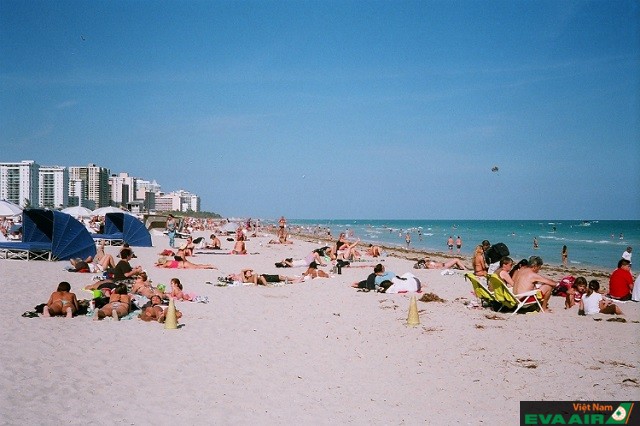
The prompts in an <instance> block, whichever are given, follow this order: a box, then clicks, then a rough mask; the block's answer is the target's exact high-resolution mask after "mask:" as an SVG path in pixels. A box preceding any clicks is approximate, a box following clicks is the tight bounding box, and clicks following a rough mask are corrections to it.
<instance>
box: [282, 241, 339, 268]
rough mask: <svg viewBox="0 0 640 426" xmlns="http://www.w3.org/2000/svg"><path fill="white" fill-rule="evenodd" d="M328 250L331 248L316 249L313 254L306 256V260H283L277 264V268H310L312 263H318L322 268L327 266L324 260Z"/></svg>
mask: <svg viewBox="0 0 640 426" xmlns="http://www.w3.org/2000/svg"><path fill="white" fill-rule="evenodd" d="M328 248H329V247H326V246H325V247H320V248H319V249H315V250H313V251H312V252H311V253H309V254H308V255H306V256H305V258H304V259H296V260H293V258H291V257H288V258H286V259H284V260H281V261H280V262H277V263H276V267H278V268H292V267H299V266H307V267H308V266H309V265H311V263H312V262H316V263H317V264H318V265H320V266H327V264H326V263H324V261H323V260H324V257H325V254H326V250H327V249H328Z"/></svg>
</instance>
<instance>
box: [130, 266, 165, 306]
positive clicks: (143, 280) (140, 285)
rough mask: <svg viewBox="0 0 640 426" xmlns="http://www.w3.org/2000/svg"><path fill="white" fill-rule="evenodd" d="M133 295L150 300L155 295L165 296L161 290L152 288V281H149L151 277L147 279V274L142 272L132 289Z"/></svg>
mask: <svg viewBox="0 0 640 426" xmlns="http://www.w3.org/2000/svg"><path fill="white" fill-rule="evenodd" d="M131 293H133V294H139V295H140V296H144V297H147V298H149V299H150V298H151V296H153V295H159V296H162V295H163V293H162V292H161V291H160V290H158V289H155V288H153V287H151V281H149V277H147V273H146V272H142V273H141V274H140V275H138V276H137V277H136V280H135V281H134V282H133V287H131Z"/></svg>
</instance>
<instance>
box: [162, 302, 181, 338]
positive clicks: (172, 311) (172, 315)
mask: <svg viewBox="0 0 640 426" xmlns="http://www.w3.org/2000/svg"><path fill="white" fill-rule="evenodd" d="M164 328H165V329H167V330H175V329H176V328H178V319H177V318H176V304H175V302H174V301H173V298H171V299H169V307H168V308H167V316H166V317H165V319H164Z"/></svg>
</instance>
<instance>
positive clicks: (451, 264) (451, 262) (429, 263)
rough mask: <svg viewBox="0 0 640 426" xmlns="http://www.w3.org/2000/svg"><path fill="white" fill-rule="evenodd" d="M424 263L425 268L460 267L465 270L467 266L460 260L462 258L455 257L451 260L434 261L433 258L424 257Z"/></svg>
mask: <svg viewBox="0 0 640 426" xmlns="http://www.w3.org/2000/svg"><path fill="white" fill-rule="evenodd" d="M425 264H426V266H427V269H462V270H463V271H464V270H467V269H469V268H467V267H466V265H465V264H464V263H463V262H462V260H460V259H458V258H457V257H456V258H454V259H451V260H447V261H446V262H436V261H434V260H431V259H429V258H428V257H427V258H425Z"/></svg>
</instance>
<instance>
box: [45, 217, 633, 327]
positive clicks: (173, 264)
mask: <svg viewBox="0 0 640 426" xmlns="http://www.w3.org/2000/svg"><path fill="white" fill-rule="evenodd" d="M184 223H188V224H190V225H194V224H195V225H196V226H197V227H199V228H202V227H204V228H205V229H206V228H207V227H208V226H210V225H211V227H212V228H213V229H214V232H213V233H212V234H211V235H210V237H209V241H204V239H203V238H202V237H201V238H200V239H202V240H203V241H201V242H196V241H194V240H193V238H192V237H191V236H187V237H186V240H185V241H184V243H183V244H181V245H180V246H179V247H177V248H176V247H175V235H172V232H177V231H178V229H179V226H178V222H177V220H176V218H174V217H172V216H171V215H170V216H169V218H168V219H167V225H166V229H167V231H168V232H167V234H168V237H169V247H170V248H171V249H166V250H164V251H163V252H162V253H161V257H160V258H159V259H158V260H157V262H156V263H155V266H156V267H158V268H175V269H216V266H214V265H213V264H209V263H194V262H192V261H191V260H190V257H192V256H194V253H195V252H196V249H197V247H196V243H198V244H199V248H200V249H203V250H222V241H221V239H220V238H219V237H218V236H217V235H216V232H217V233H218V234H220V235H222V234H223V233H222V232H221V230H220V228H219V224H218V225H217V226H213V225H212V223H209V222H206V221H205V222H198V221H195V222H194V221H186V222H185V221H183V224H184ZM255 226H256V224H255V223H252V222H247V223H245V224H241V225H240V226H239V227H238V228H237V229H236V231H235V235H234V236H235V238H226V240H230V241H232V242H233V248H232V249H231V250H230V252H229V254H237V255H241V254H247V253H248V251H247V246H246V241H247V240H248V239H249V238H248V236H255V233H256V231H257V229H256V228H255ZM270 229H271V230H272V232H273V233H274V234H275V237H276V238H275V239H272V240H271V241H270V243H272V244H290V243H291V241H290V240H289V236H288V230H287V222H286V219H285V218H284V217H281V218H280V220H279V221H278V225H277V226H275V227H273V228H270ZM458 238H459V237H458ZM447 243H448V244H447V245H448V248H449V250H450V252H453V247H457V248H458V249H459V248H460V247H459V246H460V245H461V241H459V240H454V239H453V236H451V237H450V238H449V241H448V242H447ZM359 245H360V240H359V239H355V240H350V239H349V238H348V234H347V233H346V232H342V233H340V234H339V235H338V238H337V239H336V241H335V243H331V244H329V245H324V246H322V247H319V248H316V249H313V250H312V251H311V252H308V253H306V254H305V255H304V256H302V257H300V258H299V259H294V258H293V257H288V258H285V259H282V260H281V261H279V262H276V263H275V266H276V267H281V268H296V267H301V268H305V269H304V271H303V272H301V273H300V274H299V275H293V274H269V273H258V272H256V271H255V270H254V268H252V267H245V268H243V269H242V270H241V271H240V272H239V273H234V274H228V275H226V277H225V278H224V280H225V281H227V282H237V283H241V284H252V285H263V286H270V285H274V284H277V283H283V282H284V283H286V284H294V283H301V282H304V281H306V280H309V279H314V278H327V277H330V275H329V273H328V272H326V271H325V270H323V269H322V267H332V269H331V271H330V272H336V271H337V272H338V273H340V272H339V271H340V267H348V266H349V265H350V262H357V261H359V260H361V258H362V257H363V256H366V257H367V258H371V259H375V258H378V257H380V256H381V253H382V249H381V248H380V247H379V246H376V245H373V244H369V245H368V247H367V248H365V249H362V250H361V249H360V248H359ZM172 249H176V250H175V251H174V250H172ZM565 251H566V250H565ZM631 256H632V248H631V247H628V248H627V249H626V250H625V251H624V253H623V254H622V258H621V259H620V261H619V262H618V267H617V269H616V270H615V271H613V273H612V274H611V277H610V279H609V286H608V292H607V294H603V293H602V292H600V283H599V282H598V281H596V280H592V281H590V282H587V280H586V279H585V278H584V277H577V278H575V279H574V278H573V277H568V278H571V279H572V281H571V285H570V287H569V288H567V289H566V291H565V292H564V293H562V295H563V296H564V297H565V308H566V309H571V308H572V307H574V306H576V305H577V306H579V312H580V313H581V314H585V315H591V314H594V313H603V314H617V315H622V311H621V309H620V307H619V306H618V305H617V304H616V301H627V300H635V301H638V300H639V298H638V295H637V293H638V291H639V289H638V286H635V285H634V279H633V275H632V273H631V265H632V264H631ZM134 257H135V255H134V253H133V250H132V249H131V248H130V247H128V246H126V245H125V246H123V247H122V248H121V249H120V250H119V253H118V254H117V258H119V260H117V261H116V258H114V256H113V255H111V254H107V253H105V250H104V242H101V243H99V245H98V248H97V254H96V256H94V257H89V258H86V259H72V260H71V266H72V268H73V269H74V270H75V271H78V272H91V273H103V274H104V279H101V280H98V281H96V282H94V283H92V284H90V285H88V286H87V287H86V289H87V290H91V291H94V292H97V293H94V295H95V297H94V301H95V300H97V299H100V306H96V310H95V313H94V318H95V319H96V320H99V319H102V318H106V317H112V318H113V319H119V318H122V317H123V316H126V315H129V313H130V312H131V311H132V309H133V308H134V301H136V300H138V299H139V298H144V299H143V301H144V304H140V305H137V306H136V307H137V308H139V309H140V310H141V312H140V314H139V317H140V318H141V319H143V320H145V321H149V320H152V319H154V320H163V319H164V317H165V315H164V311H163V310H162V308H161V306H162V302H163V301H166V300H167V299H168V298H175V299H176V300H193V298H194V296H193V295H192V294H189V293H186V292H184V290H183V285H182V283H181V282H180V280H179V279H177V278H174V279H172V280H171V288H170V289H168V290H167V289H164V288H159V287H154V286H153V285H152V283H151V281H150V279H149V276H148V273H147V272H146V271H145V270H144V269H143V268H142V267H141V266H132V265H131V263H130V262H131V260H132V259H133V258H134ZM543 265H544V262H543V260H542V259H541V258H540V257H539V256H531V257H530V258H528V259H523V260H521V261H519V262H517V263H516V262H515V261H514V260H513V259H512V258H511V257H509V251H508V248H507V247H506V246H505V245H504V244H502V243H498V244H495V245H492V244H491V243H490V242H489V241H488V240H484V241H482V242H481V243H480V244H478V245H477V246H476V248H475V251H474V254H473V257H472V259H471V265H470V266H467V264H466V263H465V260H463V259H461V258H450V259H445V260H444V261H439V260H433V259H431V258H430V257H425V258H423V259H420V260H418V262H417V263H416V264H415V265H414V268H416V269H423V268H424V269H435V270H443V273H444V272H446V271H444V270H455V269H457V270H462V271H465V272H467V271H468V272H470V273H473V274H474V275H475V276H476V277H480V278H486V279H487V282H489V280H488V278H489V277H490V276H491V275H492V274H495V276H497V277H498V278H499V279H500V280H502V281H503V282H504V284H505V285H506V286H507V288H509V289H510V290H511V291H512V293H513V295H514V296H515V297H518V295H520V294H525V293H526V294H530V293H531V292H532V291H533V292H537V297H538V298H539V301H540V305H541V307H542V310H543V311H545V312H550V309H549V300H550V298H551V296H552V295H553V294H558V293H559V284H560V283H558V282H556V281H554V280H553V279H551V278H549V277H546V276H544V275H543V274H542V273H541V270H542V268H543ZM451 273H452V272H451ZM352 286H353V287H354V288H357V289H359V290H360V291H376V292H387V293H397V292H415V291H420V289H421V287H422V285H421V283H420V280H419V279H418V278H417V277H416V276H415V275H413V274H412V273H404V274H403V275H397V274H396V273H395V272H392V271H388V270H386V268H385V266H384V265H383V264H382V263H377V264H376V265H375V266H373V271H372V272H371V273H369V274H368V275H367V277H366V278H364V279H362V280H360V281H356V282H354V283H353V284H352ZM489 289H490V288H489ZM490 290H491V289H490ZM80 309H81V307H80V305H79V302H78V299H77V298H76V296H75V295H74V294H73V293H71V292H70V286H69V285H68V283H66V282H62V283H60V285H59V286H58V288H57V290H56V291H55V292H53V293H52V294H51V297H50V299H49V301H48V302H47V303H46V304H45V306H44V308H43V312H42V313H43V316H45V317H49V316H67V317H71V316H74V315H76V314H77V313H78V311H79V310H80Z"/></svg>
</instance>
